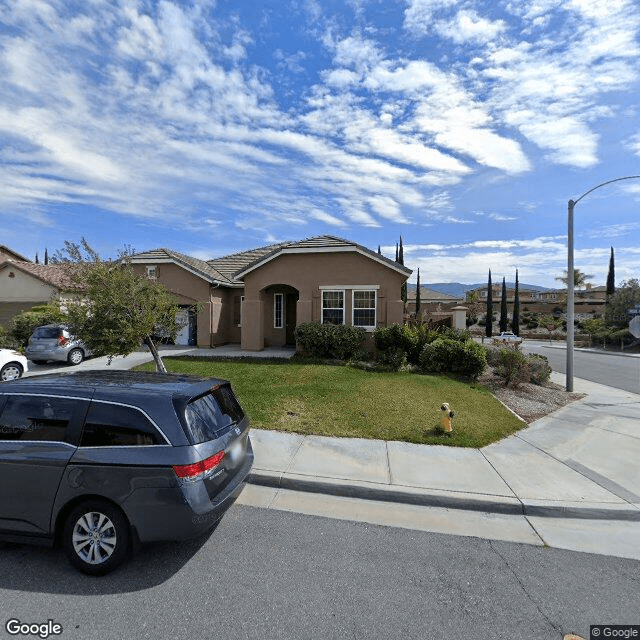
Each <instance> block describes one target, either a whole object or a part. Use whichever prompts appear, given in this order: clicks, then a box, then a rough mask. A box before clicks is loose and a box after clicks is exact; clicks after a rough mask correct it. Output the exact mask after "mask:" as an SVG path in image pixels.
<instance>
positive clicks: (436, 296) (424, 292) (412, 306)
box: [405, 287, 464, 317]
mask: <svg viewBox="0 0 640 640" xmlns="http://www.w3.org/2000/svg"><path fill="white" fill-rule="evenodd" d="M416 293H417V291H416V289H415V288H412V289H410V290H409V291H408V292H407V304H406V305H405V313H406V314H407V315H408V316H415V313H416ZM463 302H464V297H457V296H452V295H449V294H448V293H442V292H440V291H434V290H433V289H428V288H427V287H420V316H421V317H424V316H426V315H430V314H434V313H445V314H446V313H447V312H449V311H451V309H452V308H453V307H456V306H458V305H459V304H461V303H463ZM449 315H451V314H449Z"/></svg>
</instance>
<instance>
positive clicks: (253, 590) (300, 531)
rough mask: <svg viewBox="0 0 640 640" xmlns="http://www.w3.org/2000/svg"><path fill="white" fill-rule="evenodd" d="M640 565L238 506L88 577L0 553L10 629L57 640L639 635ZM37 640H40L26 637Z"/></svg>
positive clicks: (0, 605)
mask: <svg viewBox="0 0 640 640" xmlns="http://www.w3.org/2000/svg"><path fill="white" fill-rule="evenodd" d="M639 574H640V562H637V561H633V560H623V559H619V558H613V557H607V556H600V555H598V556H595V555H590V554H580V553H575V552H570V551H562V550H558V549H550V548H544V547H534V546H527V545H518V544H511V543H501V542H495V541H489V540H481V539H478V538H467V537H464V538H463V537H457V536H450V535H440V534H431V533H424V532H419V531H412V530H407V529H395V528H389V527H380V526H375V525H368V524H363V523H354V522H348V521H341V520H333V519H328V518H321V517H314V516H306V515H302V514H297V513H287V512H282V511H273V510H266V509H258V508H253V507H245V506H234V507H233V508H232V509H231V510H230V511H229V512H228V513H227V515H226V516H225V518H224V519H223V520H222V522H221V524H220V525H219V526H218V528H217V529H216V531H214V532H213V534H211V536H210V537H208V538H205V539H201V540H199V541H196V542H192V543H189V544H184V543H183V544H164V545H157V546H154V547H148V548H144V549H142V550H141V551H140V552H139V553H138V555H137V556H136V557H135V558H134V559H133V560H132V561H131V562H130V563H129V564H127V565H125V566H123V567H122V568H121V569H119V570H118V571H117V572H116V573H114V574H111V575H110V576H106V577H104V578H89V577H86V576H83V575H81V574H79V573H76V572H75V571H74V570H73V569H71V568H70V566H69V565H68V564H67V563H66V561H65V559H64V557H63V556H62V554H61V553H60V552H58V551H55V550H50V549H43V548H38V547H27V546H18V545H4V546H2V547H0V618H1V623H2V631H0V637H7V638H8V637H16V636H10V635H9V634H8V632H7V631H6V627H5V625H6V622H7V621H8V620H9V619H11V618H14V619H18V620H20V621H21V622H23V623H30V624H31V623H43V622H46V621H47V620H48V619H51V620H53V621H54V623H58V624H60V625H62V634H61V635H59V636H50V637H60V638H62V639H63V640H71V639H76V638H77V639H82V640H92V639H94V638H95V639H100V640H109V639H111V638H114V639H118V640H121V639H122V638H136V639H140V640H141V639H144V638H150V639H161V638H175V639H176V640H181V639H187V638H189V639H191V638H207V639H209V638H228V639H231V640H233V639H235V638H242V639H256V640H257V639H259V640H269V639H274V640H276V639H277V640H289V639H290V640H301V639H304V640H311V639H315V638H318V639H320V638H322V639H323V640H327V639H334V638H336V639H337V638H349V639H354V638H355V639H360V638H362V639H365V638H366V639H367V640H377V639H380V640H382V639H384V640H390V639H395V638H407V639H412V638H415V639H416V640H418V639H419V640H427V639H428V640H438V639H446V640H449V639H455V640H465V639H469V640H478V639H479V638H482V639H483V640H492V639H496V640H497V639H500V640H504V639H505V638H526V639H527V640H559V639H561V638H563V636H564V635H565V634H568V633H578V634H579V635H581V636H582V637H584V638H589V625H590V624H605V623H617V624H638V623H640V615H639V613H638V608H637V604H638V599H637V598H638V575H639ZM31 637H36V636H31Z"/></svg>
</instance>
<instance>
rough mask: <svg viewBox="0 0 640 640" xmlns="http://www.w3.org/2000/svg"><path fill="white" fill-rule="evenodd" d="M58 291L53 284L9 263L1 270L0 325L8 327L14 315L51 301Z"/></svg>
mask: <svg viewBox="0 0 640 640" xmlns="http://www.w3.org/2000/svg"><path fill="white" fill-rule="evenodd" d="M10 274H13V275H12V276H11V275H10ZM56 293H57V292H56V289H55V288H54V287H52V286H51V285H48V284H45V283H44V282H42V280H38V278H35V277H33V276H31V275H29V274H28V273H24V272H23V271H20V270H19V269H15V268H11V265H8V266H7V267H5V268H4V269H1V270H0V325H2V326H4V327H8V326H9V322H10V321H11V318H13V316H15V315H16V314H18V313H21V312H22V311H28V310H29V309H31V307H34V306H35V305H38V304H44V303H46V302H49V301H50V300H51V298H53V297H54V296H55V294H56Z"/></svg>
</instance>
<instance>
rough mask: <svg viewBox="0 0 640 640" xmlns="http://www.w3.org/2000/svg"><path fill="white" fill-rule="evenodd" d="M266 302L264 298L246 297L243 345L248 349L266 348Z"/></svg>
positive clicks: (243, 308) (243, 318)
mask: <svg viewBox="0 0 640 640" xmlns="http://www.w3.org/2000/svg"><path fill="white" fill-rule="evenodd" d="M263 316H264V303H263V302H262V300H259V299H258V300H256V299H253V300H251V299H247V298H245V299H244V302H243V305H242V328H241V347H242V349H246V350H247V351H262V350H263V349H264V322H263Z"/></svg>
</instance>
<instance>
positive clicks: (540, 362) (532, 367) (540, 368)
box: [526, 353, 551, 385]
mask: <svg viewBox="0 0 640 640" xmlns="http://www.w3.org/2000/svg"><path fill="white" fill-rule="evenodd" d="M526 357H527V367H528V369H529V381H530V382H533V384H539V385H542V384H546V383H547V382H549V378H550V377H551V367H550V366H549V360H548V359H547V357H546V356H541V355H539V354H537V353H530V354H529V355H528V356H526Z"/></svg>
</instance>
